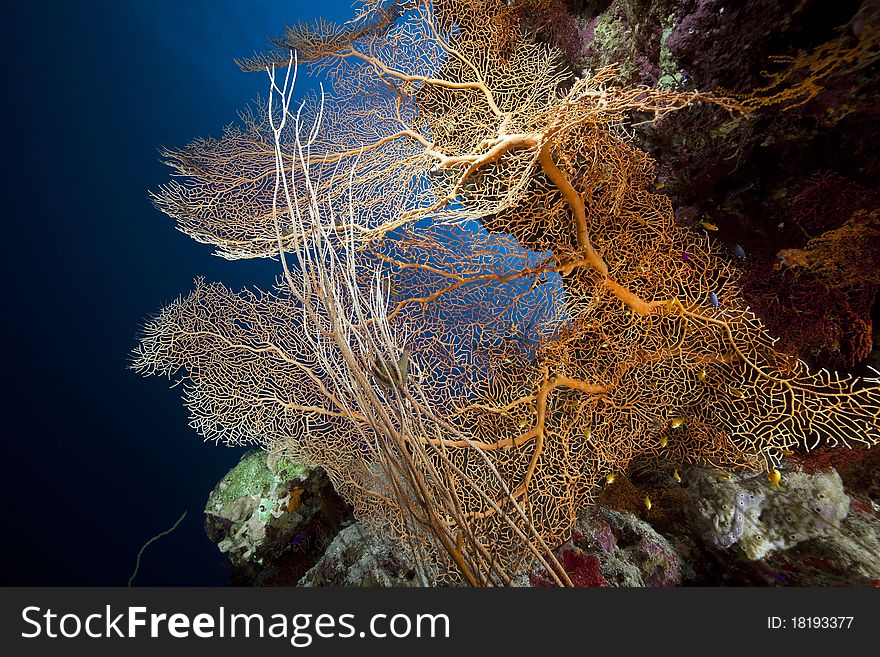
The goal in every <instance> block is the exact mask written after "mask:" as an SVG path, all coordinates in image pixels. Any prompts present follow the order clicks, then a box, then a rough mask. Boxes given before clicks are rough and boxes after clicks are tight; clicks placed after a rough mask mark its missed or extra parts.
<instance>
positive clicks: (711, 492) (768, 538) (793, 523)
mask: <svg viewBox="0 0 880 657" xmlns="http://www.w3.org/2000/svg"><path fill="white" fill-rule="evenodd" d="M686 476H687V481H688V483H689V485H690V492H691V495H692V498H691V499H692V504H691V506H690V509H689V511H690V514H691V518H692V522H693V524H694V527H695V528H696V530H697V531H698V532H699V533H700V535H701V536H702V538H703V540H704V541H705V542H706V543H707V544H708V545H709V546H710V547H713V548H718V549H721V550H727V549H731V548H734V549H736V550H737V551H739V552H740V553H741V554H742V555H743V556H744V557H745V558H746V559H748V560H750V561H756V560H758V559H762V558H764V557H765V556H767V555H768V554H769V553H771V552H774V551H778V550H787V549H789V548H792V547H794V546H796V545H798V544H799V543H802V542H804V541H809V540H812V539H815V538H822V537H826V536H830V535H832V534H835V533H839V531H840V528H841V521H842V520H843V519H844V518H846V516H847V513H848V512H849V496H847V494H846V493H845V492H844V490H843V482H842V481H841V479H840V475H838V474H837V472H835V471H833V470H832V471H826V472H817V473H813V474H808V473H805V472H786V473H785V475H784V476H783V481H782V483H781V484H780V485H779V486H774V485H772V484H770V482H769V481H768V480H767V478H766V477H764V476H756V475H754V474H751V475H745V476H732V475H728V474H724V475H722V474H720V472H719V471H715V470H703V469H698V468H693V469H691V470H689V471H688V472H687V474H686Z"/></svg>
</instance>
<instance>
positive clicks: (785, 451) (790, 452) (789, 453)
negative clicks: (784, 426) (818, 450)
mask: <svg viewBox="0 0 880 657" xmlns="http://www.w3.org/2000/svg"><path fill="white" fill-rule="evenodd" d="M779 453H780V454H785V455H786V456H791V455H792V454H794V452H793V451H791V450H790V449H780V450H779Z"/></svg>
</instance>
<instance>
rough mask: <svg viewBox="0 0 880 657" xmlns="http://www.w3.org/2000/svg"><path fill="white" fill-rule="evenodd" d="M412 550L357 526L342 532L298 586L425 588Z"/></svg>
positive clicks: (427, 579)
mask: <svg viewBox="0 0 880 657" xmlns="http://www.w3.org/2000/svg"><path fill="white" fill-rule="evenodd" d="M434 580H435V573H430V572H428V573H425V572H424V571H423V570H422V568H421V567H420V566H419V565H417V564H416V561H415V558H414V557H413V554H412V550H411V549H409V548H408V547H407V546H405V545H401V544H400V543H398V542H396V541H394V540H392V539H391V538H389V537H387V536H384V535H378V534H377V533H375V532H372V531H370V529H369V528H368V527H366V526H365V525H364V524H362V523H360V522H355V523H353V524H350V525H349V526H348V527H346V528H344V529H343V530H342V531H340V532H339V534H338V535H337V536H336V538H334V539H333V542H332V543H330V545H329V546H328V547H327V550H326V551H325V552H324V555H323V556H322V557H321V558H320V560H319V561H318V562H317V563H316V564H315V565H314V566H313V567H312V568H311V570H309V571H308V572H307V573H306V574H305V575H304V576H303V578H302V579H301V580H300V581H299V583H298V586H427V585H429V584H430V583H431V582H433V581H434Z"/></svg>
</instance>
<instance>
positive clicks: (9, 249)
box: [0, 0, 353, 586]
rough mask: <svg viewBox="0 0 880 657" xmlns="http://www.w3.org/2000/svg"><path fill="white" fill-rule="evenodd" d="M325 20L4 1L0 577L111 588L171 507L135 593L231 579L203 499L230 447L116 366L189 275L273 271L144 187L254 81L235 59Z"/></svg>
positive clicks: (172, 2) (218, 10)
mask: <svg viewBox="0 0 880 657" xmlns="http://www.w3.org/2000/svg"><path fill="white" fill-rule="evenodd" d="M319 14H320V15H322V16H324V17H327V18H330V19H331V20H337V21H344V20H347V19H348V18H350V17H352V16H353V13H352V9H351V8H350V2H348V1H347V0H325V1H324V2H321V3H311V2H308V3H306V2H297V1H296V0H286V1H282V0H215V1H210V0H139V1H134V0H129V1H122V0H119V1H115V0H100V1H97V0H88V1H84V2H75V3H62V2H48V3H47V2H40V3H34V2H31V3H19V4H18V6H17V7H16V8H10V7H7V9H6V15H5V17H4V20H5V26H4V43H3V48H4V50H5V52H4V61H5V62H6V69H7V72H6V75H7V79H8V80H9V86H8V88H7V92H6V93H5V94H4V96H5V99H4V103H3V105H4V108H3V113H4V118H5V120H4V122H3V125H4V128H5V132H6V138H5V139H4V145H5V148H6V160H7V167H6V169H7V170H6V172H5V173H4V174H3V178H4V188H6V193H5V194H4V195H5V196H6V203H5V206H6V211H5V213H4V218H3V224H2V225H3V237H4V238H5V239H4V241H5V248H4V253H3V257H2V258H0V263H2V264H0V266H2V275H3V279H2V280H3V282H4V283H5V286H4V291H5V294H4V296H5V299H4V313H3V321H2V331H3V336H2V338H3V341H2V344H3V346H4V347H5V359H6V362H5V364H4V367H3V373H4V376H5V379H6V381H5V383H6V386H5V387H6V389H7V392H6V393H5V395H4V396H3V435H4V453H3V461H2V466H0V467H2V472H3V486H2V492H3V495H4V498H3V501H4V512H3V514H2V517H3V518H4V524H5V526H4V529H3V535H4V537H3V540H2V542H0V544H2V548H0V549H2V555H3V564H4V566H5V567H4V569H3V577H2V579H0V583H2V584H6V585H12V584H15V585H125V583H126V581H127V580H128V577H129V575H130V574H131V571H132V568H133V566H134V560H135V556H136V554H137V551H138V549H139V548H140V546H141V545H142V544H143V543H144V542H145V541H146V540H147V539H148V538H149V537H150V536H152V535H154V534H156V533H158V532H160V531H162V530H164V529H166V528H168V527H169V526H171V524H172V523H173V522H174V521H175V519H177V518H178V516H180V514H181V513H182V512H183V511H184V510H186V511H188V515H187V518H186V520H185V521H184V523H183V524H182V525H181V526H180V527H179V528H178V529H177V530H176V531H175V532H173V533H172V534H171V535H169V536H167V537H165V538H163V539H161V540H160V541H158V542H156V543H154V544H153V545H151V546H150V547H149V548H148V549H147V551H146V552H145V554H144V557H143V562H142V564H141V569H140V572H139V574H138V578H137V580H136V581H135V585H142V586H143V585H224V584H226V583H227V582H228V575H229V572H228V567H227V565H226V558H225V556H224V555H221V554H220V553H219V552H218V550H217V548H216V547H215V546H214V545H213V544H212V543H210V542H209V541H208V539H207V538H206V537H205V535H204V532H203V530H202V518H203V516H202V509H203V507H204V503H205V500H206V498H207V496H208V494H209V493H210V491H211V489H212V487H213V485H214V484H215V483H216V482H217V481H218V480H219V479H220V478H221V477H222V476H223V475H224V474H225V472H226V471H227V470H228V469H229V468H230V467H231V466H232V465H234V464H235V463H236V462H237V461H238V459H239V458H240V456H241V453H242V450H239V449H230V448H226V447H218V446H215V445H214V444H213V443H203V442H202V441H201V439H200V438H199V437H198V436H197V435H196V433H195V432H194V431H193V430H192V429H190V428H189V427H188V426H187V416H186V411H185V410H184V408H183V407H182V404H181V402H180V395H179V391H177V390H169V389H168V382H167V381H164V380H161V379H158V378H150V379H143V378H141V377H140V376H138V375H136V374H134V373H132V372H130V371H128V370H127V369H126V366H127V362H128V354H129V351H130V350H131V349H132V348H133V347H134V345H135V344H136V335H137V329H138V327H139V326H140V325H141V324H142V322H143V320H144V319H145V318H146V316H147V315H149V314H151V313H153V312H155V311H157V310H158V309H159V308H160V307H161V306H162V305H163V304H164V303H166V302H168V301H170V300H172V299H173V298H175V297H176V296H178V295H179V294H181V293H186V292H187V291H188V290H189V289H190V288H191V287H192V280H193V278H194V277H196V276H199V275H204V276H205V277H206V278H207V279H208V280H217V281H222V282H224V283H225V284H227V285H228V286H230V287H233V288H239V287H242V286H243V285H245V284H250V283H262V284H264V285H265V284H268V281H271V280H272V277H273V276H274V274H275V272H276V270H277V263H275V264H273V263H271V262H247V261H245V262H232V263H230V262H227V261H224V260H221V259H220V258H217V257H215V256H212V255H211V249H210V247H207V246H205V245H199V244H196V243H195V242H193V241H192V240H190V239H189V238H187V237H186V236H184V235H183V234H181V233H178V232H176V231H175V230H174V226H173V222H172V221H171V220H170V219H169V218H168V217H166V216H164V215H162V214H160V213H159V212H158V211H157V210H155V209H154V208H153V207H152V205H151V203H150V201H149V199H148V197H147V192H148V190H150V189H155V188H156V187H157V186H158V185H159V184H160V183H162V182H164V181H166V180H167V179H168V169H167V168H166V167H165V166H164V165H163V164H161V162H160V161H159V155H158V150H157V149H158V148H159V147H160V146H162V145H168V146H181V145H184V144H186V143H187V142H188V141H190V140H191V139H193V138H195V137H198V136H209V135H219V134H220V131H221V130H222V127H223V126H224V125H225V124H227V123H229V122H232V121H235V120H236V112H237V110H239V109H240V108H242V107H243V106H244V105H245V104H246V102H247V101H248V100H249V99H251V98H253V97H254V96H255V95H257V94H258V93H263V92H264V91H265V88H266V84H265V80H266V78H265V76H264V75H260V74H245V73H242V72H240V71H239V69H238V68H237V67H236V66H235V64H234V63H233V58H234V57H240V56H247V55H250V54H252V53H253V52H254V51H255V50H261V49H264V48H265V46H266V37H267V36H269V35H272V34H277V33H279V32H280V31H281V29H282V28H283V26H284V25H285V24H289V23H291V22H294V21H296V20H298V19H309V18H313V17H315V16H317V15H319ZM301 80H303V78H302V77H301ZM306 87H307V83H306V82H305V80H303V85H302V89H303V90H305V89H306Z"/></svg>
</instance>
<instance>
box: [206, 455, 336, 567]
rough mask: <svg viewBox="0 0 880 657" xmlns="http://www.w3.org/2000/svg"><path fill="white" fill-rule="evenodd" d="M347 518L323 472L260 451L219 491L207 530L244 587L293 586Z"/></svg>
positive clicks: (210, 506)
mask: <svg viewBox="0 0 880 657" xmlns="http://www.w3.org/2000/svg"><path fill="white" fill-rule="evenodd" d="M347 517H348V511H347V509H346V508H345V507H344V505H343V504H342V502H341V500H340V499H339V497H338V496H337V495H336V493H335V492H334V491H333V488H332V486H331V485H330V481H329V479H328V478H327V475H326V474H325V473H324V472H323V471H322V470H320V469H318V468H309V467H306V466H303V465H299V464H295V463H291V462H289V461H287V460H285V459H273V458H272V456H271V455H270V454H268V453H266V452H264V451H255V452H249V453H248V454H246V455H245V456H244V457H243V458H242V459H241V461H240V462H239V463H238V465H236V466H235V467H234V468H233V469H232V470H230V471H229V473H227V475H226V476H225V477H224V478H223V479H222V480H221V481H220V482H219V483H218V484H217V486H216V487H215V488H214V490H213V492H212V493H211V495H210V497H209V498H208V502H207V504H206V506H205V530H206V532H207V534H208V537H209V538H210V539H211V540H212V541H214V542H215V543H217V547H218V548H219V549H220V551H221V552H225V553H227V554H228V555H229V558H230V560H231V561H232V563H233V565H234V566H235V567H236V575H237V576H236V580H237V581H238V583H260V584H293V583H295V582H296V580H297V579H298V578H299V577H300V576H301V575H302V573H303V572H305V570H306V569H308V568H309V567H310V566H311V565H312V564H313V563H314V562H315V560H316V559H317V557H318V555H319V554H320V553H321V551H322V550H323V548H324V547H326V545H327V544H328V543H329V542H330V540H331V539H332V537H333V535H334V534H335V533H336V531H337V530H338V528H339V526H340V524H341V522H342V521H343V519H344V518H347Z"/></svg>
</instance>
